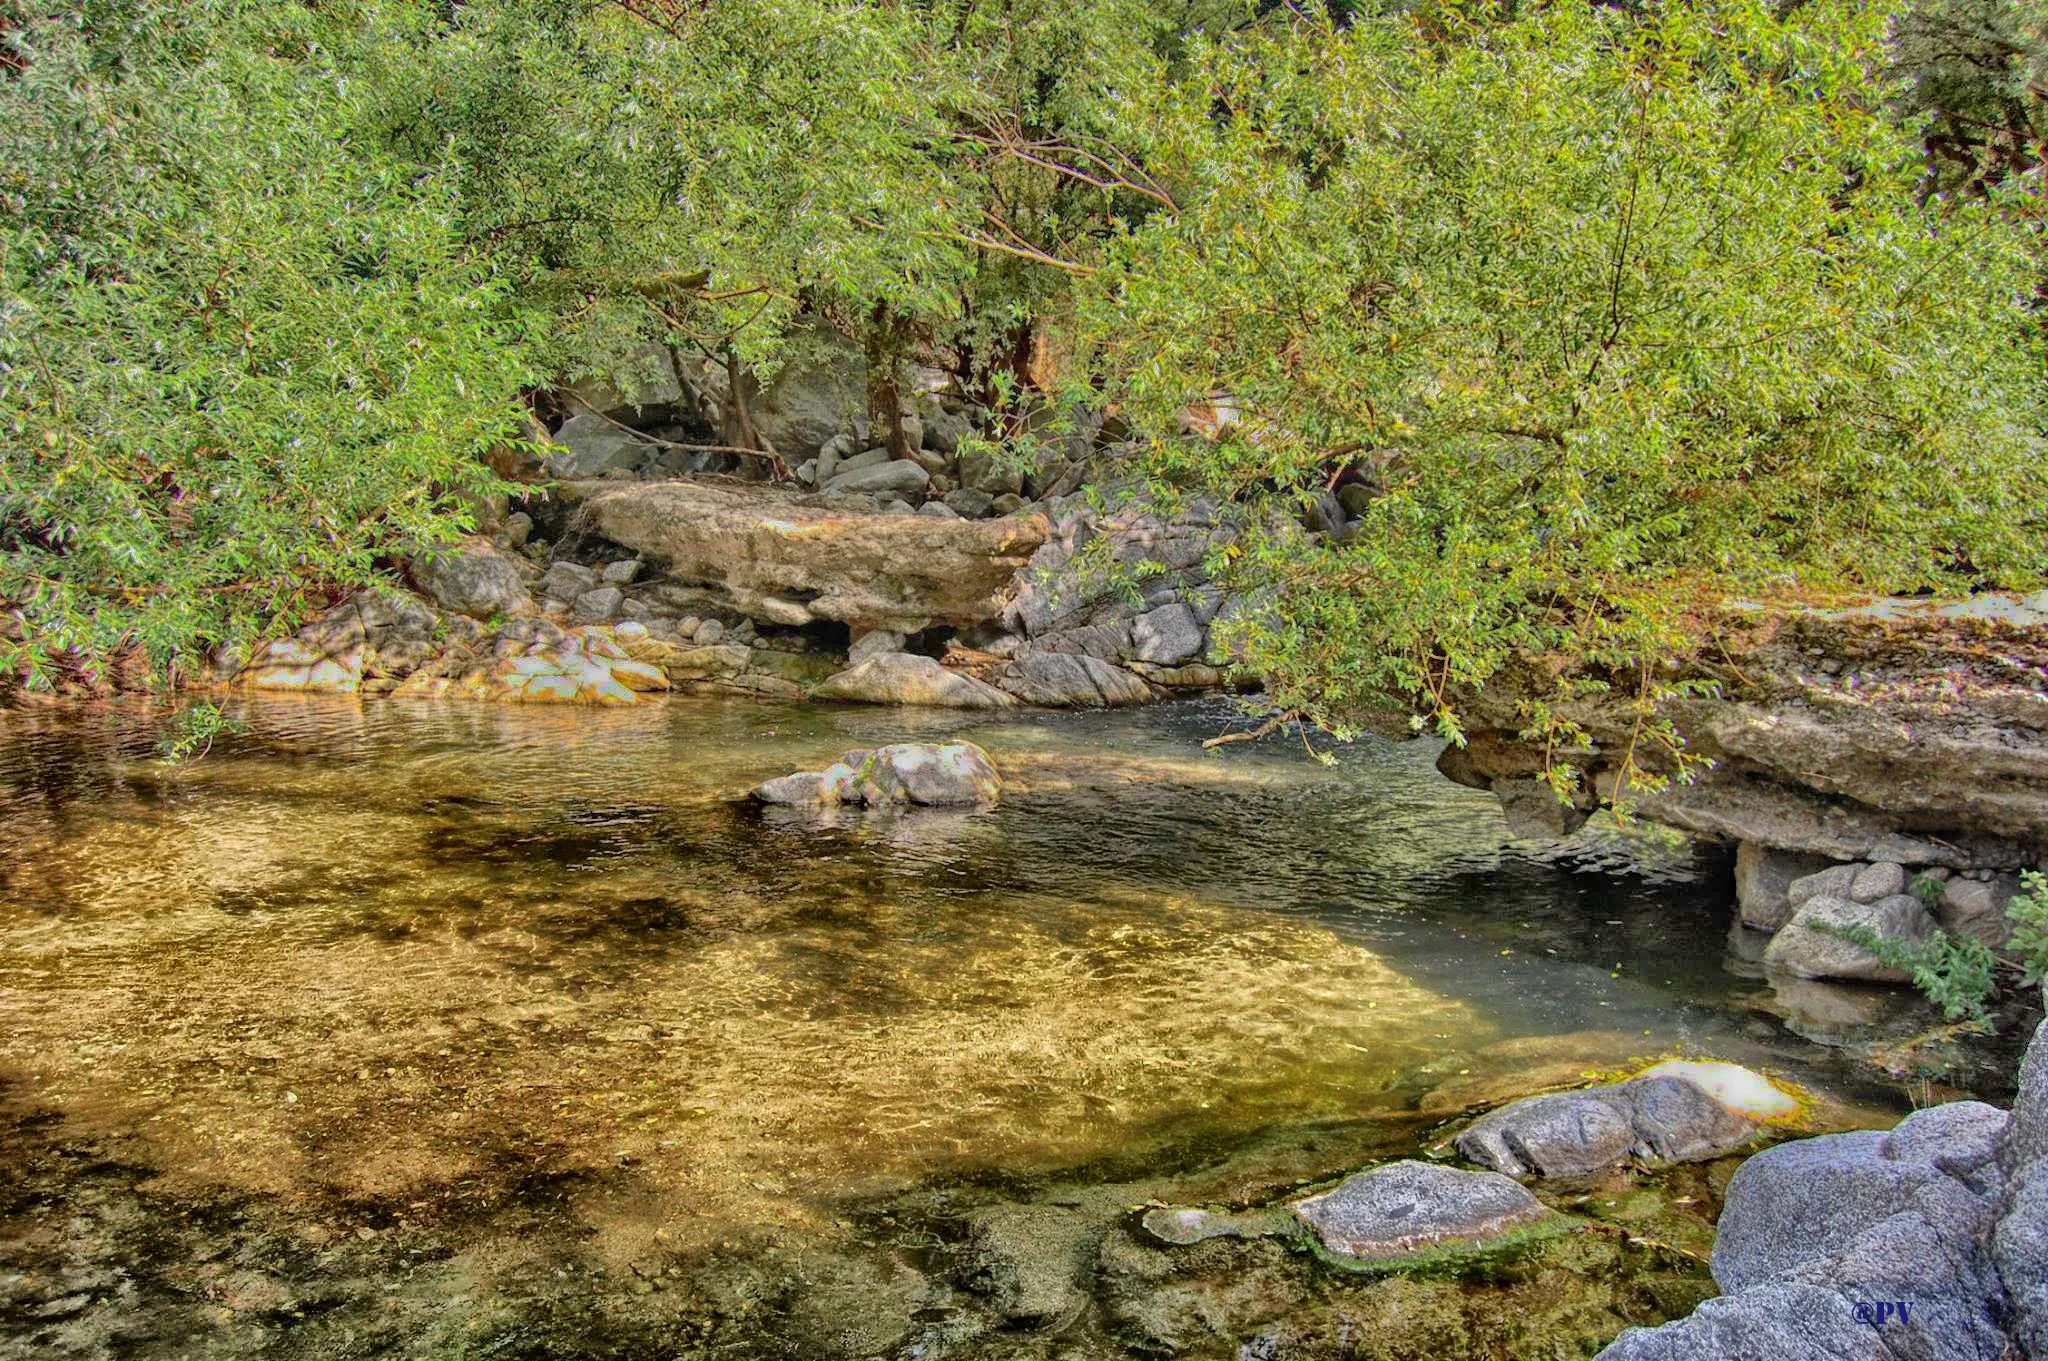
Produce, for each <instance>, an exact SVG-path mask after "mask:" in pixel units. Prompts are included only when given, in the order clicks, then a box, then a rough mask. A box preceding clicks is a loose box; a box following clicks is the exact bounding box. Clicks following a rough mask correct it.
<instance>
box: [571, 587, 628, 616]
mask: <svg viewBox="0 0 2048 1361" xmlns="http://www.w3.org/2000/svg"><path fill="white" fill-rule="evenodd" d="M625 598H626V593H625V592H624V591H622V590H620V589H619V588H618V587H616V586H600V587H598V588H597V589H596V590H594V591H585V592H584V593H583V594H582V595H579V596H577V597H576V603H575V604H573V605H571V606H570V607H569V613H570V614H571V615H573V616H574V617H575V618H577V619H579V620H582V621H584V622H586V623H591V624H601V623H603V622H604V621H605V620H607V619H611V618H615V617H616V616H617V615H618V612H619V605H620V604H621V603H622V602H623V601H624V600H625Z"/></svg>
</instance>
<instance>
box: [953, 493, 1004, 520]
mask: <svg viewBox="0 0 2048 1361" xmlns="http://www.w3.org/2000/svg"><path fill="white" fill-rule="evenodd" d="M945 500H946V504H947V505H949V506H951V507H952V508H953V509H954V510H955V511H956V512H958V513H959V514H960V516H961V517H962V518H963V519H968V520H979V519H980V518H981V517H982V516H984V515H986V514H988V513H989V511H990V510H992V509H994V507H995V503H996V498H995V497H993V496H990V495H989V494H988V493H987V492H985V491H982V490H980V489H978V488H975V487H957V488H955V489H954V490H952V491H949V492H947V493H946V497H945Z"/></svg>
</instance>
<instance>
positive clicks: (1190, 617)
mask: <svg viewBox="0 0 2048 1361" xmlns="http://www.w3.org/2000/svg"><path fill="white" fill-rule="evenodd" d="M1207 641H1208V634H1207V632H1206V630H1204V629H1203V627H1202V621H1201V620H1199V619H1197V618H1196V617H1195V612H1194V611H1193V610H1192V609H1189V608H1188V607H1187V606H1186V605H1183V604H1180V603H1179V602H1175V603H1174V604H1171V605H1162V606H1160V607H1159V608H1158V609H1156V610H1147V611H1146V612H1145V613H1143V614H1141V615H1139V616H1138V617H1137V618H1136V619H1133V620H1132V621H1131V654H1132V656H1134V657H1135V658H1136V659H1137V660H1138V661H1141V662H1152V663H1154V664H1156V665H1159V666H1173V665H1175V664H1176V663H1179V662H1185V661H1188V660H1191V659H1192V658H1195V657H1199V656H1200V655H1201V654H1202V648H1203V647H1204V646H1205V645H1206V643H1207Z"/></svg>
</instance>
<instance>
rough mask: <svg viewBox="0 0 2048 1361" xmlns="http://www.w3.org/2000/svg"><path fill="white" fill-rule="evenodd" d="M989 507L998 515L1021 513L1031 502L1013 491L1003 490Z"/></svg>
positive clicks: (1028, 507)
mask: <svg viewBox="0 0 2048 1361" xmlns="http://www.w3.org/2000/svg"><path fill="white" fill-rule="evenodd" d="M991 508H992V509H993V510H994V511H995V513H996V514H998V515H1022V514H1023V513H1024V512H1025V511H1027V510H1029V509H1031V503H1030V502H1029V501H1027V500H1025V499H1024V498H1023V497H1021V496H1019V495H1017V494H1016V493H1014V492H1004V493H1003V494H1002V495H1000V496H998V497H996V499H995V501H994V502H993V504H992V506H991Z"/></svg>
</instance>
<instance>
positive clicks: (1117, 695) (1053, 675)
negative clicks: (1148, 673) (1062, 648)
mask: <svg viewBox="0 0 2048 1361" xmlns="http://www.w3.org/2000/svg"><path fill="white" fill-rule="evenodd" d="M996 684H997V685H998V686H999V687H1000V688H1001V689H1002V690H1003V691H1004V692H1005V693H1008V694H1011V695H1014V696H1016V697H1017V698H1018V699H1020V700H1022V701H1024V703H1026V704H1038V705H1044V706H1045V707H1047V708H1054V709H1072V708H1080V709H1093V708H1114V707H1116V706H1118V705H1124V704H1143V703H1145V702H1146V701H1148V700H1150V699H1151V698H1152V688H1151V687H1150V686H1148V685H1146V684H1145V682H1144V681H1142V680H1140V679H1138V678H1137V677H1136V676H1134V675H1132V674H1131V673H1130V672H1128V671H1126V670H1124V669H1123V668H1122V667H1120V666H1112V665H1110V664H1109V663H1108V662H1105V661H1102V660H1100V659H1099V658H1095V657H1089V656H1085V655H1083V654H1081V653H1077V652H1032V653H1028V654H1027V655H1025V656H1023V657H1020V658H1018V659H1017V660H1016V661H1013V662H1010V663H1008V664H1007V665H1005V666H1004V667H1003V669H1002V670H1001V671H1000V672H999V673H998V674H997V678H996Z"/></svg>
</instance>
